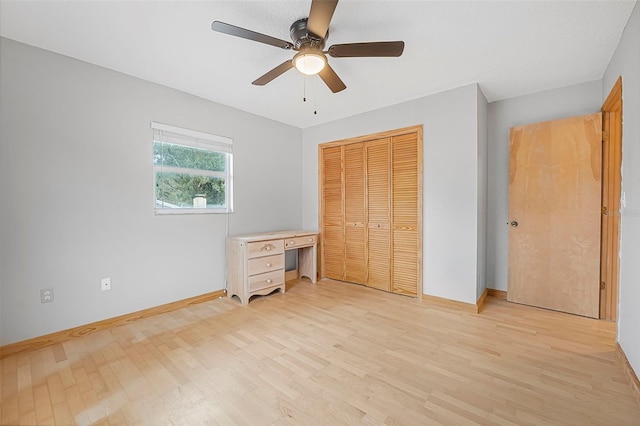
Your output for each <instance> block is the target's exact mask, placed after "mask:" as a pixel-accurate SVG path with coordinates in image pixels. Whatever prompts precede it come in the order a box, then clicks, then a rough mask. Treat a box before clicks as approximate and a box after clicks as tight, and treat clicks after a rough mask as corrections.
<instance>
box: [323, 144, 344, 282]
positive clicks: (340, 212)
mask: <svg viewBox="0 0 640 426" xmlns="http://www.w3.org/2000/svg"><path fill="white" fill-rule="evenodd" d="M342 154H343V148H342V147H340V146H336V147H331V148H325V149H323V150H322V151H321V156H322V158H321V163H320V164H321V167H322V173H321V176H322V271H323V273H322V275H323V276H325V277H329V278H333V279H336V280H343V279H344V271H345V264H344V258H345V256H344V240H345V235H344V204H343V203H344V201H343V192H344V191H343V174H342V165H343V155H342Z"/></svg>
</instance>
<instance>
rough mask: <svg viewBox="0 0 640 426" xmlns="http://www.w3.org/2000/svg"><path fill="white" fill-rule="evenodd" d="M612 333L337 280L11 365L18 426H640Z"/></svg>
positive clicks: (151, 323)
mask: <svg viewBox="0 0 640 426" xmlns="http://www.w3.org/2000/svg"><path fill="white" fill-rule="evenodd" d="M614 327H615V325H614V324H612V323H608V322H604V321H597V320H592V319H587V318H582V317H576V316H571V315H566V314H561V313H557V312H551V311H545V310H541V309H535V308H530V307H526V306H520V305H515V304H511V303H507V302H505V301H501V300H497V299H493V298H489V299H488V300H487V303H486V305H485V309H484V310H483V312H482V313H481V314H480V315H476V314H472V313H466V312H461V311H457V310H453V309H448V308H445V307H438V306H429V305H428V304H427V303H425V302H418V301H416V300H414V299H410V298H407V297H403V296H397V295H392V294H388V293H384V292H380V291H376V290H372V289H368V288H365V287H362V286H357V285H352V284H344V283H339V282H335V281H329V280H323V281H320V282H319V283H318V284H317V285H313V284H310V283H309V282H308V281H295V282H293V283H292V284H291V285H289V286H288V290H287V293H286V294H284V295H283V294H273V295H270V296H267V297H262V298H258V299H254V300H253V301H252V302H251V303H250V304H249V305H248V306H241V305H240V304H239V303H238V302H237V301H236V300H229V299H219V300H213V301H210V302H205V303H202V304H198V305H194V306H190V307H188V308H184V309H181V310H179V311H175V312H172V313H166V314H161V315H157V316H154V317H149V318H145V319H143V320H140V321H137V322H135V323H132V324H128V325H124V326H120V327H115V328H112V329H109V330H105V331H101V332H98V333H95V334H93V335H88V336H85V337H82V338H77V339H73V340H70V341H68V342H65V343H63V344H58V345H55V346H51V347H47V348H43V349H39V350H34V351H32V352H28V353H25V354H22V355H16V356H12V357H9V358H6V359H4V360H2V361H1V367H2V371H1V373H2V403H1V411H2V412H1V417H0V419H1V422H2V424H3V425H7V424H54V423H56V424H80V425H86V424H148V425H171V424H178V425H204V424H248V425H270V424H276V425H280V424H297V425H316V424H320V425H337V424H355V423H363V424H388V425H399V424H403V425H429V424H433V425H439V424H445V425H456V426H457V425H471V424H481V425H513V424H516V425H536V426H537V425H639V424H640V405H639V404H638V403H637V402H636V401H635V399H634V398H633V396H632V393H631V390H630V387H629V384H628V382H627V379H626V378H625V376H624V373H623V369H622V366H621V365H620V363H619V362H618V361H617V359H616V356H615V353H614Z"/></svg>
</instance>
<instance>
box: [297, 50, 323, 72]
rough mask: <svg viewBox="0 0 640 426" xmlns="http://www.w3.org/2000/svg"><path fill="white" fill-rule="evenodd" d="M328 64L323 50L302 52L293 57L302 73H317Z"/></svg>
mask: <svg viewBox="0 0 640 426" xmlns="http://www.w3.org/2000/svg"><path fill="white" fill-rule="evenodd" d="M326 64H327V59H326V57H325V56H324V55H323V54H322V52H300V53H298V54H297V55H296V56H294V58H293V65H295V67H296V69H297V70H298V71H300V72H301V73H302V74H306V75H315V74H318V73H319V72H320V71H322V70H323V69H324V66H325V65H326Z"/></svg>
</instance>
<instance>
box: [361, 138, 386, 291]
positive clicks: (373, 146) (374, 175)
mask: <svg viewBox="0 0 640 426" xmlns="http://www.w3.org/2000/svg"><path fill="white" fill-rule="evenodd" d="M366 152H367V201H368V203H367V204H368V205H367V216H368V224H367V228H368V229H367V231H368V250H367V251H368V266H369V267H368V278H367V285H368V286H370V287H375V288H378V289H381V290H386V291H389V290H390V288H391V286H390V283H391V270H390V263H391V262H390V256H391V251H390V248H391V244H390V237H391V234H390V230H389V224H390V216H391V209H390V206H391V198H390V189H391V181H390V179H391V167H390V166H391V164H390V159H391V139H390V138H385V139H379V140H375V141H370V142H368V143H367V145H366Z"/></svg>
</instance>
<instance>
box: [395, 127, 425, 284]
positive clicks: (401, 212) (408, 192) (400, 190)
mask: <svg viewBox="0 0 640 426" xmlns="http://www.w3.org/2000/svg"><path fill="white" fill-rule="evenodd" d="M421 153H422V150H421V149H420V147H419V146H418V138H417V135H416V134H415V133H410V134H407V135H402V136H394V137H393V139H392V158H393V160H392V164H393V165H392V172H391V174H392V176H393V178H392V188H391V193H392V205H393V210H392V223H393V233H392V238H391V240H392V244H393V256H392V258H393V264H392V268H391V269H392V272H391V276H392V282H391V291H392V292H394V293H400V294H406V295H409V296H416V295H417V291H418V288H417V283H418V280H419V276H420V275H421V266H422V257H421V256H420V253H421V250H420V249H419V247H420V238H421V236H420V234H419V232H418V230H419V228H420V227H419V226H418V220H419V218H420V217H421V199H419V198H418V194H420V193H421V192H422V191H420V190H419V186H420V185H421V180H422V174H421V173H420V169H419V165H420V164H422V161H421V158H420V157H421Z"/></svg>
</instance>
